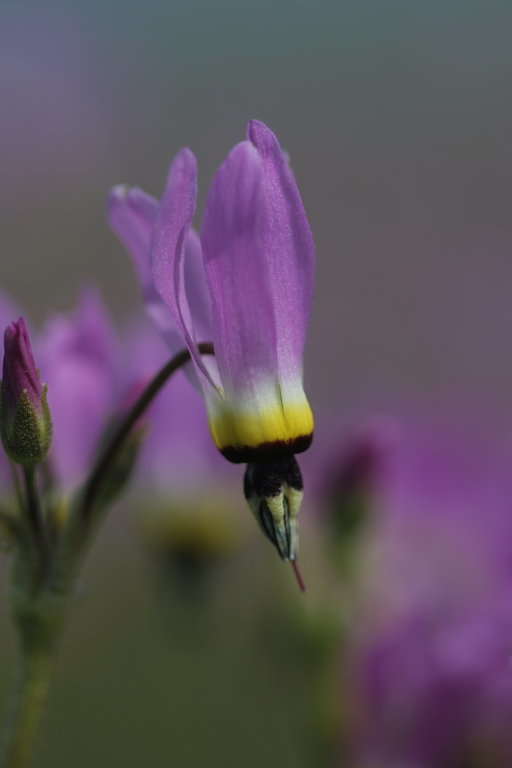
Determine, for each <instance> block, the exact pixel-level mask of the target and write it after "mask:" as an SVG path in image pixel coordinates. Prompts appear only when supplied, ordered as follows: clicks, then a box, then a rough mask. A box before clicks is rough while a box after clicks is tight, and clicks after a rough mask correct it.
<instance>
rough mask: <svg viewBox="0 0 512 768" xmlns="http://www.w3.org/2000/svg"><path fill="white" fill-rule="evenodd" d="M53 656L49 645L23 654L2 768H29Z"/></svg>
mask: <svg viewBox="0 0 512 768" xmlns="http://www.w3.org/2000/svg"><path fill="white" fill-rule="evenodd" d="M53 655H54V653H53V648H52V647H48V646H47V644H44V645H43V647H42V648H37V647H36V644H32V647H31V648H30V649H24V651H23V652H22V656H21V659H20V662H19V669H18V673H17V680H16V688H15V696H14V698H13V701H12V705H11V712H10V713H9V716H8V719H7V723H6V729H5V734H4V742H3V747H2V752H1V753H0V768H25V766H27V765H28V764H29V761H30V758H31V755H32V750H33V746H34V739H35V736H36V733H37V729H38V726H39V721H40V719H41V715H42V713H43V708H44V705H45V702H46V698H47V695H48V689H49V685H50V677H51V670H52V663H53Z"/></svg>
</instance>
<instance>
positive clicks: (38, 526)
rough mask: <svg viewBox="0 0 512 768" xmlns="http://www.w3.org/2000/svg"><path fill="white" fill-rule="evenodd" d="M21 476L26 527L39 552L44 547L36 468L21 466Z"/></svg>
mask: <svg viewBox="0 0 512 768" xmlns="http://www.w3.org/2000/svg"><path fill="white" fill-rule="evenodd" d="M23 477H24V479H25V491H26V495H27V503H26V504H25V505H24V506H25V509H26V513H27V518H28V527H29V529H30V533H31V536H32V537H33V539H34V544H35V546H36V548H38V549H39V551H40V552H41V554H43V553H44V551H45V549H46V542H45V530H44V528H43V519H42V516H41V504H40V502H39V495H38V492H37V487H36V470H35V467H34V466H33V465H31V466H27V467H23Z"/></svg>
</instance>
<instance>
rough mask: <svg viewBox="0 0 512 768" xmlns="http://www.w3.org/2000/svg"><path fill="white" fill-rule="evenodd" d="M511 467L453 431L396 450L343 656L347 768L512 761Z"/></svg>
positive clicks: (413, 433)
mask: <svg viewBox="0 0 512 768" xmlns="http://www.w3.org/2000/svg"><path fill="white" fill-rule="evenodd" d="M511 465H512V456H511V455H507V452H506V451H500V450H497V449H496V447H493V446H491V445H489V444H488V442H485V441H483V440H480V441H477V442H476V443H475V441H474V439H473V441H471V440H470V439H468V436H467V435H465V436H464V438H463V439H461V438H460V437H458V436H457V435H450V434H448V433H447V430H446V429H445V430H444V431H443V432H442V433H436V432H435V430H433V429H430V430H426V429H418V428H414V427H412V428H404V430H403V432H402V434H401V436H400V439H399V440H396V442H395V443H394V444H393V446H390V448H389V449H388V453H387V458H386V472H385V477H384V476H381V480H380V482H379V486H378V489H377V494H376V496H375V497H374V509H373V515H372V521H373V528H372V530H371V532H370V533H369V536H368V540H367V542H366V556H365V557H364V559H363V562H361V563H360V573H361V574H364V577H363V583H362V584H361V585H360V588H361V595H360V597H361V602H360V603H359V604H358V608H357V609H356V615H355V617H354V624H353V631H352V634H351V637H350V639H349V648H350V650H349V652H348V655H347V656H346V657H345V659H344V663H345V665H346V670H347V671H346V674H345V678H346V679H345V694H346V695H347V702H348V703H347V706H348V707H349V709H351V710H352V715H353V722H351V723H350V724H349V728H348V733H349V748H350V750H351V760H352V762H349V764H350V765H354V766H357V768H397V767H398V766H404V768H405V767H406V766H407V768H409V767H410V768H439V767H441V768H459V767H460V766H482V767H483V766H485V768H507V767H508V766H510V765H511V764H512V735H511V734H510V729H509V726H508V723H509V722H510V718H511V717H512V666H511V663H510V662H511V658H512V592H511V589H510V584H511V576H512V474H511V472H510V466H511Z"/></svg>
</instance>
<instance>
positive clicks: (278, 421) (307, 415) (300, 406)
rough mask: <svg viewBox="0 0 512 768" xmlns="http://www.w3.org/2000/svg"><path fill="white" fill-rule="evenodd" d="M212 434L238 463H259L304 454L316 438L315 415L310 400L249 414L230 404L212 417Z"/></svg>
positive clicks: (216, 443)
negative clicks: (269, 458) (284, 455)
mask: <svg viewBox="0 0 512 768" xmlns="http://www.w3.org/2000/svg"><path fill="white" fill-rule="evenodd" d="M209 425H210V431H211V434H212V437H213V440H214V442H215V445H216V446H217V448H218V449H219V450H220V451H221V453H223V454H224V456H225V457H226V458H228V459H229V460H230V461H234V462H248V461H255V460H257V459H258V458H259V457H261V458H265V457H270V456H273V455H279V454H282V453H286V452H290V453H300V452H301V451H304V450H306V448H308V447H309V445H310V444H311V440H312V435H313V414H312V412H311V408H310V407H309V403H308V401H307V400H306V397H305V396H303V397H302V398H301V400H300V401H299V402H292V403H284V404H282V405H273V406H270V407H266V408H261V409H259V410H255V411H249V410H246V409H243V408H232V407H229V404H228V403H227V402H226V403H225V404H224V405H223V407H221V408H217V409H216V411H215V413H213V414H212V413H210V417H209Z"/></svg>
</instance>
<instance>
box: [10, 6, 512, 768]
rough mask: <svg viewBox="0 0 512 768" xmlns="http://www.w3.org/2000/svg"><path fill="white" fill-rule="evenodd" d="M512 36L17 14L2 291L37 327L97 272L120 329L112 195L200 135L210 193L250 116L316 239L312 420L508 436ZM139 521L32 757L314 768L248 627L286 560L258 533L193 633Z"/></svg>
mask: <svg viewBox="0 0 512 768" xmlns="http://www.w3.org/2000/svg"><path fill="white" fill-rule="evenodd" d="M511 25H512V5H510V4H509V3H506V2H498V1H496V2H488V3H482V2H476V0H475V2H473V0H465V1H464V2H463V1H462V0H460V1H459V2H457V1H456V0H453V2H451V1H450V0H448V1H446V0H428V2H427V1H426V0H413V1H412V2H410V1H406V0H403V1H402V2H399V1H398V0H388V2H376V1H375V0H350V1H348V0H341V1H335V0H332V1H331V0H316V1H315V2H313V1H312V0H260V2H258V3H249V2H244V0H242V1H241V2H240V0H239V1H237V2H235V0H216V2H206V1H205V0H190V2H187V3H177V2H173V1H172V0H171V1H170V2H164V1H163V0H158V1H156V2H149V3H148V2H146V3H143V2H140V0H102V2H99V0H89V2H88V3H79V2H68V3H64V2H55V0H48V1H47V2H45V3H44V4H43V5H42V4H40V3H31V2H23V3H19V2H9V1H8V0H5V1H4V2H3V3H2V5H1V7H0V104H1V120H0V168H1V181H0V253H1V260H0V265H1V271H0V283H1V286H2V288H3V289H5V290H6V291H8V292H9V293H10V294H11V295H13V296H14V297H16V300H17V301H18V302H19V304H20V305H22V306H23V308H24V311H25V312H26V314H27V315H28V317H29V318H30V320H31V322H32V323H34V324H39V323H41V322H42V320H43V318H44V317H45V316H46V315H47V314H48V313H49V312H50V311H51V310H53V309H70V308H71V307H72V306H73V305H74V303H75V299H76V296H77V294H78V292H79V289H80V287H81V286H82V285H83V283H84V282H89V283H91V282H93V283H96V284H99V286H100V288H101V290H102V293H103V296H104V298H105V300H106V302H107V304H108V305H109V307H110V308H111V310H112V311H113V313H114V315H115V316H116V317H117V318H118V320H120V321H121V320H126V319H128V318H129V316H130V313H131V312H132V311H133V310H134V308H135V307H137V306H138V303H139V300H138V292H137V288H136V284H135V279H134V276H133V273H132V268H131V265H130V263H129V260H128V258H127V256H126V254H125V252H124V251H123V249H122V248H121V246H120V245H119V243H118V242H117V241H116V240H115V238H114V236H113V235H112V234H111V232H110V231H109V230H108V229H107V227H106V225H105V221H104V201H105V197H106V193H107V191H108V189H109V188H110V187H111V186H112V185H113V184H114V183H118V182H126V183H131V184H137V185H139V186H141V187H143V188H144V189H146V190H148V191H150V192H152V193H153V194H155V195H159V194H160V191H161V189H162V186H163V183H164V179H165V174H166V170H167V166H168V163H169V161H170V159H171V158H172V156H173V154H174V153H175V151H176V150H177V149H178V148H179V147H181V146H183V145H188V146H190V147H191V148H192V149H193V150H194V152H195V153H196V155H197V157H198V161H199V168H200V203H201V201H202V200H204V196H205V192H206V190H207V187H208V184H209V180H210V178H211V176H212V174H213V172H214V170H215V168H216V167H217V165H218V164H219V163H220V162H221V160H222V158H223V157H224V155H225V154H226V152H227V151H228V150H229V148H230V147H231V146H232V145H233V144H234V143H235V142H236V141H238V140H240V139H241V138H242V136H243V131H244V128H245V123H246V121H247V119H248V118H251V117H258V118H260V119H262V120H264V121H265V122H267V123H268V124H269V125H270V126H271V127H272V128H273V129H274V130H275V131H276V133H277V134H278V136H279V138H280V140H281V142H282V144H283V146H284V147H285V148H286V149H287V150H288V151H289V153H290V155H291V159H292V163H293V166H294V170H295V172H296V175H297V178H298V181H299V185H300V189H301V192H302V195H303V199H304V203H305V206H306V210H307V212H308V215H309V218H310V222H311V225H312V229H313V233H314V236H315V241H316V246H317V253H318V273H317V283H316V297H315V303H314V312H313V318H312V322H311V333H310V336H309V341H308V349H307V365H306V371H307V374H306V376H307V385H308V391H309V393H310V394H311V399H312V402H313V405H314V407H316V408H317V409H319V410H320V411H321V410H322V408H324V407H325V406H326V405H327V404H331V405H332V404H333V403H335V404H336V406H337V407H339V408H340V409H341V413H342V416H343V418H345V417H346V416H350V415H351V414H358V413H367V412H372V411H373V410H375V409H378V408H383V407H386V406H390V405H396V404H397V403H403V402H406V403H414V404H419V405H421V406H425V405H426V406H428V407H429V408H430V407H435V408H438V409H441V410H442V409H447V408H449V409H450V410H451V411H453V409H454V408H455V409H457V410H460V411H461V412H463V413H472V412H478V413H479V414H484V416H485V418H486V419H487V421H488V422H489V423H491V424H492V425H493V426H495V427H496V429H499V430H501V431H503V432H506V431H507V430H508V431H510V430H511V429H512V397H511V392H512V355H511V354H509V346H510V345H509V343H508V342H509V329H510V328H511V327H512V302H511V301H510V285H512V259H511V257H510V256H511V245H512V231H511V225H510V189H511V179H512V153H511V152H510V136H511V134H512V100H511V98H510V97H511V88H510V83H511V81H512V48H511V46H510V29H511ZM125 506H127V505H125ZM124 512H125V507H123V508H122V509H119V510H117V513H116V515H115V516H114V518H113V519H112V520H111V521H110V522H109V526H108V529H107V531H106V532H105V535H104V536H102V537H101V542H100V543H99V544H98V546H97V547H96V549H95V554H94V558H93V560H92V561H91V563H90V564H89V566H88V569H87V571H86V574H85V577H84V592H83V597H82V598H81V600H80V602H79V605H78V608H77V610H76V612H75V615H74V617H73V621H72V624H71V626H70V628H69V632H68V636H67V637H66V641H65V644H64V648H63V651H62V661H61V666H60V668H59V671H58V675H57V679H56V684H55V691H54V699H53V700H52V703H51V708H50V712H49V716H48V719H47V728H46V729H45V732H44V734H43V738H42V740H41V743H42V746H41V753H40V756H39V762H37V761H36V765H38V766H40V768H43V766H46V765H54V766H58V765H69V764H71V763H72V764H73V765H75V766H76V767H77V768H80V766H82V765H83V766H85V765H94V764H97V765H110V766H115V765H120V766H121V765H122V766H123V768H131V767H132V766H133V768H136V767H138V766H141V765H147V766H151V768H159V766H162V767H163V766H168V765H170V764H176V765H183V766H187V768H188V767H189V766H204V767H205V768H210V767H211V768H215V767H216V766H223V768H224V767H227V768H229V766H231V765H233V766H235V765H236V766H238V765H244V766H248V768H251V766H257V765H261V764H262V763H263V762H265V763H267V764H270V765H274V764H278V762H279V764H280V765H282V766H283V767H284V766H293V767H294V768H300V766H302V765H305V766H306V765H310V764H311V757H310V756H308V755H307V753H305V752H304V750H303V749H301V748H299V744H298V734H299V732H300V723H301V722H302V720H301V718H305V717H306V716H307V715H306V711H307V706H305V703H307V702H308V700H309V699H311V698H313V697H314V695H315V694H314V692H312V691H311V689H310V687H308V686H310V685H311V684H310V681H308V680H307V679H306V678H304V679H302V678H301V677H300V675H299V676H291V675H290V674H288V673H287V672H286V664H284V663H277V662H276V661H275V659H274V661H273V662H270V661H269V654H268V653H267V652H266V651H267V650H268V649H267V645H268V642H267V640H268V635H267V634H266V633H265V632H264V631H263V629H264V628H265V625H264V623H263V624H262V623H261V622H260V623H259V624H256V623H254V624H253V623H251V616H252V615H253V614H255V613H256V612H257V611H256V609H255V608H254V606H255V605H256V606H259V609H258V610H259V611H260V614H262V615H266V612H269V611H270V613H272V611H276V606H275V605H274V606H272V605H270V607H269V605H267V602H268V601H269V597H268V593H269V592H270V593H273V592H274V591H275V590H276V587H275V584H276V583H277V584H279V585H281V586H280V587H279V589H281V588H282V589H284V590H285V594H286V589H287V587H286V583H287V580H286V578H284V579H283V577H282V575H281V574H280V575H278V576H276V578H277V582H274V581H272V579H271V578H270V577H269V576H268V574H267V570H268V571H272V572H273V570H272V569H274V567H277V568H278V566H279V563H277V562H276V563H274V560H275V555H274V553H273V552H271V551H270V548H268V551H267V548H265V547H264V546H263V542H259V543H260V544H261V545H262V546H261V549H262V550H264V551H263V553H261V552H260V550H259V548H258V546H257V545H255V546H256V552H252V550H251V555H250V557H253V558H254V562H253V561H252V560H250V562H247V561H246V560H245V559H244V560H243V562H242V563H238V566H239V567H240V568H241V569H242V570H241V571H237V573H238V574H240V573H241V574H242V575H241V576H240V575H238V576H237V577H236V579H234V580H233V578H232V576H230V575H229V573H227V574H224V575H223V576H222V574H221V587H222V588H220V589H219V591H218V593H217V594H216V597H215V601H214V609H213V610H212V613H213V614H214V615H215V618H214V619H213V620H211V621H210V623H208V624H207V628H206V629H203V630H200V631H195V632H192V636H191V638H189V639H187V640H186V641H184V640H183V638H178V639H176V637H175V634H174V633H173V631H172V626H171V625H172V621H171V615H172V614H173V611H177V610H181V609H179V608H176V606H174V605H172V606H171V608H170V614H171V615H170V616H169V617H166V616H165V615H163V614H165V611H164V612H163V610H162V602H161V600H162V596H161V595H160V597H158V594H159V593H158V589H157V588H156V585H155V584H153V581H152V580H153V579H154V578H156V577H155V574H154V573H153V571H152V569H151V568H148V564H147V560H146V559H144V558H143V557H141V555H140V551H139V549H138V546H137V543H136V540H135V537H133V531H132V528H133V526H132V524H131V522H130V517H129V515H128V514H124ZM260 555H261V558H260ZM238 566H237V567H238ZM6 592H7V585H6V579H4V580H3V586H2V594H4V595H5V594H6ZM168 599H170V598H165V600H164V603H165V601H166V600H168ZM306 599H310V598H306ZM280 601H282V602H283V603H286V602H287V600H286V599H284V598H279V599H278V604H279V605H281V602H280ZM3 602H4V603H5V600H4V601H3ZM2 611H3V612H4V613H5V612H6V609H5V606H4V607H3V608H2ZM278 613H279V612H278ZM211 622H213V623H211ZM185 623H186V622H185ZM262 627H263V629H262ZM196 630H197V628H196ZM203 631H204V632H206V636H207V638H208V642H207V643H200V642H199V639H198V637H200V636H201V632H203ZM1 633H2V634H1V637H2V641H1V648H2V652H1V653H0V671H1V681H2V690H1V694H2V698H3V693H4V691H5V687H6V683H7V680H8V676H9V667H10V665H11V663H12V658H13V644H12V638H11V636H10V634H9V630H8V628H7V629H6V628H5V621H3V622H2V627H1ZM270 655H272V654H270ZM273 658H274V657H273ZM162 734H163V735H164V738H162ZM77 751H78V753H79V754H78V755H77ZM171 758H174V763H172V762H171Z"/></svg>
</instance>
